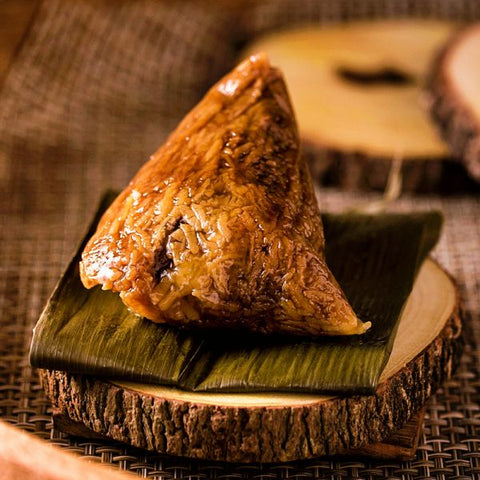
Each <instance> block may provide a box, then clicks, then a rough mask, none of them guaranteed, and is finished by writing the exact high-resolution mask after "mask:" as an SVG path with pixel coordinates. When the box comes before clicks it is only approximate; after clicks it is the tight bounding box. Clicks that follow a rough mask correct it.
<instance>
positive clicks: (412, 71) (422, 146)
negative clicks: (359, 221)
mask: <svg viewBox="0 0 480 480" xmlns="http://www.w3.org/2000/svg"><path fill="white" fill-rule="evenodd" d="M458 27H459V26H458V25H457V24H455V23H453V22H447V21H439V20H420V19H417V20H413V19H408V20H406V19H397V20H382V21H379V20H373V21H355V22H350V23H340V24H333V25H328V26H325V25H321V26H318V25H317V26H315V25H314V26H301V27H293V28H291V29H286V30H283V31H274V32H270V33H267V34H266V35H265V36H263V37H260V38H258V39H256V40H254V41H253V42H252V43H251V44H250V45H248V46H247V48H246V50H245V51H244V52H242V56H246V55H249V54H252V53H254V52H259V51H262V52H266V53H267V54H268V55H269V57H270V59H271V61H272V64H273V65H277V66H279V67H280V68H281V69H282V71H283V72H284V74H285V77H286V80H287V86H288V88H289V91H290V94H291V97H292V101H293V105H295V110H296V114H297V121H298V125H299V130H300V135H301V137H302V140H303V144H304V151H305V154H306V157H307V159H308V160H309V164H310V166H311V170H312V173H313V177H314V178H315V179H316V180H318V181H320V183H327V184H334V185H339V186H340V187H342V188H344V189H347V190H370V189H379V190H383V189H384V188H385V186H386V183H387V179H388V175H389V172H390V169H391V165H392V161H393V160H402V161H403V165H402V176H403V190H404V191H436V190H438V189H449V188H452V189H455V188H462V187H463V186H465V185H464V184H465V183H467V184H468V176H467V175H466V174H465V173H464V172H463V171H462V169H461V168H458V167H459V166H458V165H457V164H456V163H455V162H453V161H452V159H451V154H450V152H449V150H448V148H447V145H446V144H445V143H444V141H443V140H442V139H441V137H440V136H439V135H438V134H437V133H436V132H435V126H434V124H433V122H431V121H430V119H429V116H428V112H427V108H426V105H425V104H424V103H425V102H424V92H423V87H424V82H425V78H426V76H427V75H428V72H429V68H430V65H431V63H432V61H433V59H434V58H435V56H436V55H437V53H438V51H439V50H440V48H442V46H443V44H444V43H445V42H446V41H447V40H448V38H449V37H450V36H451V35H452V33H454V32H455V30H456V29H458ZM453 183H458V185H457V186H454V185H453Z"/></svg>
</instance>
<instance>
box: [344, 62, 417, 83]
mask: <svg viewBox="0 0 480 480" xmlns="http://www.w3.org/2000/svg"><path fill="white" fill-rule="evenodd" d="M336 74H337V75H338V76H339V77H340V78H341V79H342V80H344V81H346V82H348V83H353V84H357V85H362V86H382V85H384V86H391V87H403V86H407V85H413V84H415V79H414V77H413V76H412V75H410V74H408V73H406V72H402V71H401V70H398V69H397V68H395V67H384V68H381V69H373V70H359V69H357V68H352V67H347V66H342V67H338V68H337V70H336Z"/></svg>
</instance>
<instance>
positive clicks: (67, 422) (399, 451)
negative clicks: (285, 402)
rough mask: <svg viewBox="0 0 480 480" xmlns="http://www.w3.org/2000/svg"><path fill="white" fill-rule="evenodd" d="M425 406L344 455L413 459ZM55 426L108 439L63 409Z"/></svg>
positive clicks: (55, 412)
mask: <svg viewBox="0 0 480 480" xmlns="http://www.w3.org/2000/svg"><path fill="white" fill-rule="evenodd" d="M424 416H425V408H423V409H421V410H420V411H419V412H417V413H416V414H414V415H413V416H412V417H411V418H410V419H409V420H408V422H407V423H406V424H405V425H404V426H403V427H402V428H400V430H397V431H395V432H393V434H392V435H390V436H389V437H388V438H386V439H385V440H384V441H382V442H377V443H373V444H370V445H366V446H365V447H360V448H353V449H348V450H346V451H344V452H342V455H344V456H356V457H358V456H363V457H370V458H378V459H382V460H402V461H406V460H412V459H413V458H414V457H415V453H416V451H417V447H418V441H419V438H420V432H421V430H422V425H423V418H424ZM52 417H53V426H54V428H55V429H56V430H59V431H61V432H65V433H68V434H70V435H73V436H76V437H84V438H91V439H92V440H106V439H108V437H106V436H105V435H101V434H99V433H95V432H94V431H93V430H90V429H89V428H88V427H86V426H85V424H83V423H82V422H75V421H73V420H71V419H70V418H69V417H68V416H67V415H66V414H65V413H63V412H62V411H61V410H58V409H54V410H53V412H52Z"/></svg>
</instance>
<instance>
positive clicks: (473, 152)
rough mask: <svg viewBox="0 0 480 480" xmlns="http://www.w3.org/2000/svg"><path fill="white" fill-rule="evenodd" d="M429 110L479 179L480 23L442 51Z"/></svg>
mask: <svg viewBox="0 0 480 480" xmlns="http://www.w3.org/2000/svg"><path fill="white" fill-rule="evenodd" d="M430 89H431V94H432V98H431V102H430V110H431V113H432V116H433V118H434V119H435V120H436V121H437V123H438V125H439V127H440V130H441V132H442V134H443V136H444V138H445V139H446V141H447V142H448V144H449V146H450V149H451V151H452V152H453V154H454V155H455V156H456V157H458V158H460V159H461V160H462V161H463V163H464V165H465V167H466V168H467V170H468V171H469V172H470V174H471V175H472V177H473V178H475V179H476V180H477V181H480V24H475V25H473V26H470V27H469V28H467V29H465V30H463V31H461V32H460V33H459V34H458V35H456V36H455V37H454V38H453V39H452V41H450V42H449V43H448V45H447V46H446V48H445V49H444V50H443V51H442V53H441V55H440V56H439V58H438V61H437V62H436V64H435V68H434V69H433V73H432V75H431V77H430Z"/></svg>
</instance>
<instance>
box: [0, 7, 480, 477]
mask: <svg viewBox="0 0 480 480" xmlns="http://www.w3.org/2000/svg"><path fill="white" fill-rule="evenodd" d="M300 4H301V8H300V6H299V5H300ZM212 5H213V3H212V2H209V7H206V6H205V5H204V4H202V3H199V2H195V3H190V2H187V1H182V2H160V1H153V0H152V1H136V2H131V1H116V2H113V1H112V2H108V1H104V2H99V1H96V2H93V1H90V2H87V1H75V2H74V1H64V0H52V1H46V2H44V3H43V4H42V5H41V7H40V9H39V11H38V13H37V16H36V19H35V22H34V24H33V26H32V28H31V30H30V31H29V34H28V36H27V38H26V39H25V42H24V43H23V46H22V49H21V51H20V54H19V55H18V57H17V60H16V62H15V63H14V65H13V66H12V68H11V70H10V71H9V74H8V76H7V77H6V79H5V81H4V83H3V84H2V85H0V182H1V188H0V192H1V193H0V195H1V203H0V209H1V225H0V268H1V275H0V302H1V315H0V417H1V418H2V419H3V420H6V421H8V422H10V423H12V424H14V425H16V426H18V427H19V428H22V429H25V430H27V431H29V432H31V433H32V434H34V435H37V436H39V437H42V438H44V439H46V440H49V441H51V442H53V443H55V444H57V445H60V446H62V447H65V448H66V449H69V450H72V451H75V452H78V453H79V454H80V455H82V456H87V457H89V458H90V459H92V460H93V461H97V462H102V463H109V464H114V465H115V466H117V467H118V468H121V469H128V470H131V471H134V472H137V473H138V475H139V476H143V477H147V476H148V477H152V478H177V479H181V478H238V479H242V478H271V479H277V478H278V479H280V478H301V477H302V478H324V477H328V478H386V477H388V478H417V477H418V478H457V479H459V478H480V407H479V400H480V396H479V386H480V384H479V379H478V375H479V372H480V364H479V358H480V349H479V347H478V345H479V341H480V198H479V197H478V196H471V195H470V196H469V195H463V196H461V195H460V196H456V197H441V196H422V197H405V198H402V199H401V200H400V201H399V202H398V203H397V204H396V205H395V207H394V208H395V209H398V210H402V211H406V210H411V209H427V208H438V209H441V210H442V211H443V212H444V213H445V216H446V227H445V231H444V234H443V237H442V240H441V243H440V245H439V246H438V248H437V250H436V252H435V256H436V257H437V258H438V259H439V261H440V262H441V263H442V264H443V265H444V266H445V267H447V268H448V270H449V271H450V272H452V273H453V274H454V275H455V277H456V278H457V280H458V282H459V285H460V288H461V290H462V294H463V296H464V299H465V305H466V310H467V320H468V325H467V327H468V328H469V329H470V330H471V332H470V334H469V336H468V340H469V344H468V345H467V347H466V352H465V355H464V356H463V360H462V363H461V367H460V369H459V371H458V373H457V374H456V376H455V378H454V379H453V380H451V381H450V382H448V383H447V384H446V385H445V386H444V388H442V389H441V390H440V391H439V392H438V393H437V394H436V395H435V396H434V397H433V398H432V399H431V400H430V402H429V404H428V410H427V417H426V420H425V428H424V432H423V435H422V438H421V444H420V447H419V450H418V453H417V458H416V459H415V460H414V461H411V462H403V463H398V462H371V461H365V460H358V459H353V458H346V459H334V460H325V459H319V460H316V461H308V462H299V463H295V464H282V465H273V466H272V465H269V466H266V465H263V466H262V465H229V464H218V463H216V464H213V463H211V462H199V461H188V460H183V459H175V458H166V457H162V456H154V455H151V454H147V453H146V452H142V451H139V450H135V449H133V448H129V447H126V446H123V445H118V444H115V443H113V442H91V441H85V440H81V439H75V438H70V437H67V436H65V435H63V434H60V433H59V432H54V431H52V428H51V419H50V415H49V406H48V403H47V402H46V400H45V398H44V396H43V394H42V391H41V388H40V386H39V384H38V379H37V376H36V374H35V372H34V371H32V370H31V369H30V367H29V365H28V362H27V360H26V352H27V350H28V345H29V342H30V338H31V330H32V327H33V325H34V324H35V321H36V319H37V318H38V315H39V313H40V311H41V309H42V306H43V305H44V303H45V301H46V300H47V298H48V295H49V294H50V292H51V290H52V288H53V286H54V284H55V282H56V280H57V278H58V276H59V275H60V273H61V271H62V269H63V268H64V266H65V264H66V262H67V261H68V259H69V257H70V256H71V254H72V252H73V251H74V249H75V245H76V243H77V242H78V241H79V239H80V238H81V236H82V233H83V232H84V230H85V228H86V226H87V223H88V221H89V219H90V217H91V215H92V214H93V212H94V209H95V206H96V203H97V201H98V199H99V198H100V195H101V192H102V191H103V190H104V189H106V188H121V187H122V186H124V185H125V184H126V183H127V182H128V180H129V178H130V177H131V176H132V174H133V173H134V172H135V171H136V170H137V169H138V167H139V166H140V165H141V164H142V163H143V162H144V161H145V160H146V159H147V158H148V155H149V154H150V153H152V152H153V151H154V150H155V149H156V148H157V147H158V146H159V145H160V144H161V142H162V141H163V140H164V139H165V138H166V135H167V134H168V132H169V131H170V130H171V129H172V128H173V127H174V125H175V124H176V122H177V121H178V119H180V118H181V117H182V115H183V114H184V113H185V112H186V111H187V110H188V109H189V108H190V107H191V106H192V105H193V104H194V103H195V102H196V101H197V100H198V99H199V98H200V96H201V94H202V93H203V92H204V91H205V90H206V88H207V87H208V86H209V85H210V84H211V83H213V82H214V81H215V80H217V79H218V77H219V76H220V75H221V74H222V73H224V72H226V71H227V70H229V69H230V68H231V66H232V65H233V64H234V62H235V54H236V51H237V48H238V47H239V46H240V45H242V44H243V42H244V41H245V40H246V39H247V38H250V37H251V36H253V35H255V34H258V33H260V32H263V31H265V30H267V29H270V28H272V27H278V26H281V25H285V24H287V23H303V22H329V21H336V20H341V19H345V18H358V17H361V18H370V17H394V16H405V15H414V16H433V17H444V18H456V19H460V18H463V19H469V20H473V19H477V18H480V3H479V2H478V1H476V0H471V1H466V0H463V1H462V0H458V1H457V0H452V1H445V0H431V1H424V2H421V1H414V0H411V1H408V0H395V1H394V0H392V1H386V0H385V1H373V0H367V1H348V2H347V1H335V0H332V1H330V2H328V1H313V0H308V1H304V2H298V1H294V0H285V1H273V0H272V1H270V2H262V3H260V4H259V5H258V6H250V7H249V9H248V10H243V13H240V12H239V11H235V10H231V9H228V10H226V11H221V9H220V8H216V7H213V6H212ZM374 198H377V197H376V196H375V195H359V194H345V193H342V192H339V191H336V190H331V189H328V190H321V191H320V192H319V200H320V202H321V205H322V209H324V210H332V211H339V210H342V209H343V208H346V207H350V206H352V205H356V204H358V203H359V202H365V201H369V200H371V199H374Z"/></svg>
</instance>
